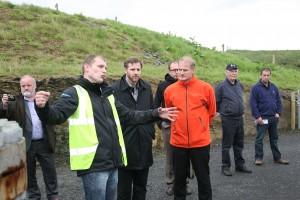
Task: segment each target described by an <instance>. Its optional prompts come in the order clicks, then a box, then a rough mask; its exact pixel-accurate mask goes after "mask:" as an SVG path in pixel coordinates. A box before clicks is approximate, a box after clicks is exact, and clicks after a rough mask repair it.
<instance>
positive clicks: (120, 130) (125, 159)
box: [107, 95, 127, 166]
mask: <svg viewBox="0 0 300 200" xmlns="http://www.w3.org/2000/svg"><path fill="white" fill-rule="evenodd" d="M107 98H108V100H109V103H110V105H111V108H112V111H113V115H114V118H115V122H116V125H117V129H118V136H119V144H120V146H121V150H122V162H123V165H124V166H127V155H126V148H125V142H124V138H123V133H122V128H121V124H120V119H119V115H118V112H117V109H116V105H115V98H114V96H113V95H110V96H108V97H107Z"/></svg>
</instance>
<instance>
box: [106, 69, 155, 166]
mask: <svg viewBox="0 0 300 200" xmlns="http://www.w3.org/2000/svg"><path fill="white" fill-rule="evenodd" d="M125 77H126V76H125V75H124V76H123V77H122V78H121V80H118V81H116V82H115V83H113V84H112V85H111V87H112V88H113V90H114V92H115V96H116V97H117V98H118V100H119V101H120V102H121V103H122V104H123V105H124V106H126V107H127V108H129V109H132V110H148V109H153V107H154V106H153V94H152V90H151V86H150V84H149V83H148V82H146V81H143V80H142V79H140V80H139V81H138V97H137V101H135V99H134V98H133V96H132V93H131V92H132V90H131V87H130V86H129V85H128V83H127V82H126V80H125ZM122 130H123V135H124V141H125V146H126V152H127V158H128V165H127V167H126V169H129V170H140V169H145V168H148V167H150V166H151V165H153V157H152V140H153V139H154V136H155V129H154V123H150V124H145V125H132V124H122Z"/></svg>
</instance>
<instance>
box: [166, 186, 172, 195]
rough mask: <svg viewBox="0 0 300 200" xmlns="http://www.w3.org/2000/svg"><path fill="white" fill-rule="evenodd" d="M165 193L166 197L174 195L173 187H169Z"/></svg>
mask: <svg viewBox="0 0 300 200" xmlns="http://www.w3.org/2000/svg"><path fill="white" fill-rule="evenodd" d="M166 193H167V195H169V196H172V195H173V194H174V188H173V186H169V187H168V189H167V191H166Z"/></svg>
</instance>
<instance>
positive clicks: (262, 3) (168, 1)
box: [11, 0, 300, 50]
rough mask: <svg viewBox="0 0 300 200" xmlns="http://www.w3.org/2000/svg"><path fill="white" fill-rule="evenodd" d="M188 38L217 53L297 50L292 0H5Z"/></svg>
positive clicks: (299, 32)
mask: <svg viewBox="0 0 300 200" xmlns="http://www.w3.org/2000/svg"><path fill="white" fill-rule="evenodd" d="M11 2H12V3H16V4H21V3H28V4H34V5H38V6H42V7H50V8H52V9H55V7H54V5H55V3H58V6H59V10H60V11H63V12H66V13H70V14H73V13H82V14H83V15H86V16H90V17H94V18H102V19H105V18H108V19H115V17H117V18H118V20H119V21H121V22H122V23H126V24H130V25H135V26H140V27H144V28H147V29H150V30H154V31H157V32H164V33H169V32H171V33H172V34H175V35H177V36H182V37H185V38H187V39H188V38H190V37H192V38H194V39H195V40H196V41H197V42H198V43H200V44H202V46H206V47H209V48H212V47H216V48H217V49H221V45H222V44H225V47H228V48H231V49H249V50H285V49H300V40H299V39H298V36H299V35H300V28H299V26H298V25H297V24H298V23H297V21H298V19H300V12H298V11H297V9H298V8H299V7H300V1H298V0H285V1H281V0H209V1H207V0H186V1H182V0H164V1H160V0H152V1H149V0H147V1H146V0H127V1H122V0H101V1H95V0H85V1H82V0H72V1H69V0H43V1H34V0H11Z"/></svg>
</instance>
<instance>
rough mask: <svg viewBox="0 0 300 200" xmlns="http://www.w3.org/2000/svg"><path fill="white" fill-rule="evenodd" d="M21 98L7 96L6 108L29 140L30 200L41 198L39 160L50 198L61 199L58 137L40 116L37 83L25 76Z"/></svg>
mask: <svg viewBox="0 0 300 200" xmlns="http://www.w3.org/2000/svg"><path fill="white" fill-rule="evenodd" d="M20 87H21V95H19V96H17V97H16V98H15V101H8V95H7V94H3V96H2V106H0V107H1V109H3V110H4V111H5V112H6V117H7V118H8V119H9V120H14V121H16V122H18V124H19V125H20V127H21V128H22V129H23V136H24V137H25V138H26V159H27V180H28V181H27V182H28V187H27V198H28V199H41V192H40V189H39V186H38V183H37V178H36V159H37V160H38V161H39V163H40V166H41V169H42V172H43V177H44V182H45V186H46V195H47V199H49V200H55V199H58V189H57V188H58V184H57V175H56V169H55V154H54V151H55V145H56V139H55V137H56V134H55V132H54V128H53V126H52V125H47V124H45V123H43V122H42V121H41V120H40V118H39V116H38V115H37V113H36V110H35V105H34V99H35V95H36V81H35V79H34V78H33V77H31V76H29V75H25V76H23V77H22V78H21V80H20Z"/></svg>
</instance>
